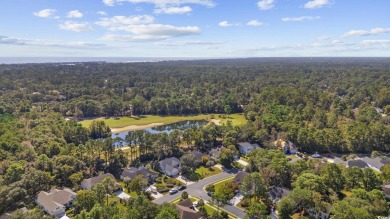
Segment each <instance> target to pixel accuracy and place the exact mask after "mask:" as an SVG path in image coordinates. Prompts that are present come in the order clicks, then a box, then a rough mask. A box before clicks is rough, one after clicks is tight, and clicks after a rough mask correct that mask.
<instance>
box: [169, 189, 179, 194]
mask: <svg viewBox="0 0 390 219" xmlns="http://www.w3.org/2000/svg"><path fill="white" fill-rule="evenodd" d="M177 192H178V190H177V189H171V190H169V194H171V195H173V194H175V193H177Z"/></svg>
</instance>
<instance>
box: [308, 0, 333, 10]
mask: <svg viewBox="0 0 390 219" xmlns="http://www.w3.org/2000/svg"><path fill="white" fill-rule="evenodd" d="M329 4H330V0H312V1H309V2H307V3H306V4H305V8H308V9H314V8H322V7H324V6H326V5H329Z"/></svg>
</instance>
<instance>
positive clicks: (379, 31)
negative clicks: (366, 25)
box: [343, 28, 390, 37]
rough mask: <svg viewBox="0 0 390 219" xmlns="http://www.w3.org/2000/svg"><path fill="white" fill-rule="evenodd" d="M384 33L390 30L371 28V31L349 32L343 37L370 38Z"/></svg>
mask: <svg viewBox="0 0 390 219" xmlns="http://www.w3.org/2000/svg"><path fill="white" fill-rule="evenodd" d="M384 33H390V28H373V29H371V30H351V31H349V32H347V33H345V34H343V37H358V36H372V35H379V34H384Z"/></svg>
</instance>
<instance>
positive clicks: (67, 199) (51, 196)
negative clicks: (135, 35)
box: [35, 188, 76, 217]
mask: <svg viewBox="0 0 390 219" xmlns="http://www.w3.org/2000/svg"><path fill="white" fill-rule="evenodd" d="M75 199H76V193H75V192H73V191H72V190H71V189H68V188H64V189H62V190H59V189H51V190H50V192H49V193H47V192H44V191H41V192H39V194H38V196H37V199H36V200H35V202H36V203H37V204H38V205H39V206H42V208H43V210H44V211H45V212H46V213H47V214H49V215H52V216H55V217H58V216H62V215H64V214H65V210H66V207H69V206H71V205H72V204H73V201H74V200H75Z"/></svg>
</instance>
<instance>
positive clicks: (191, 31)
mask: <svg viewBox="0 0 390 219" xmlns="http://www.w3.org/2000/svg"><path fill="white" fill-rule="evenodd" d="M110 30H121V31H127V32H130V33H132V34H131V35H113V34H109V35H106V36H104V37H103V39H104V40H109V41H124V42H136V41H158V40H166V39H169V38H174V37H181V36H188V35H197V34H199V33H200V31H201V30H200V28H199V27H196V26H186V27H177V26H172V25H163V24H146V25H145V24H142V25H128V26H120V27H114V28H111V29H110Z"/></svg>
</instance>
